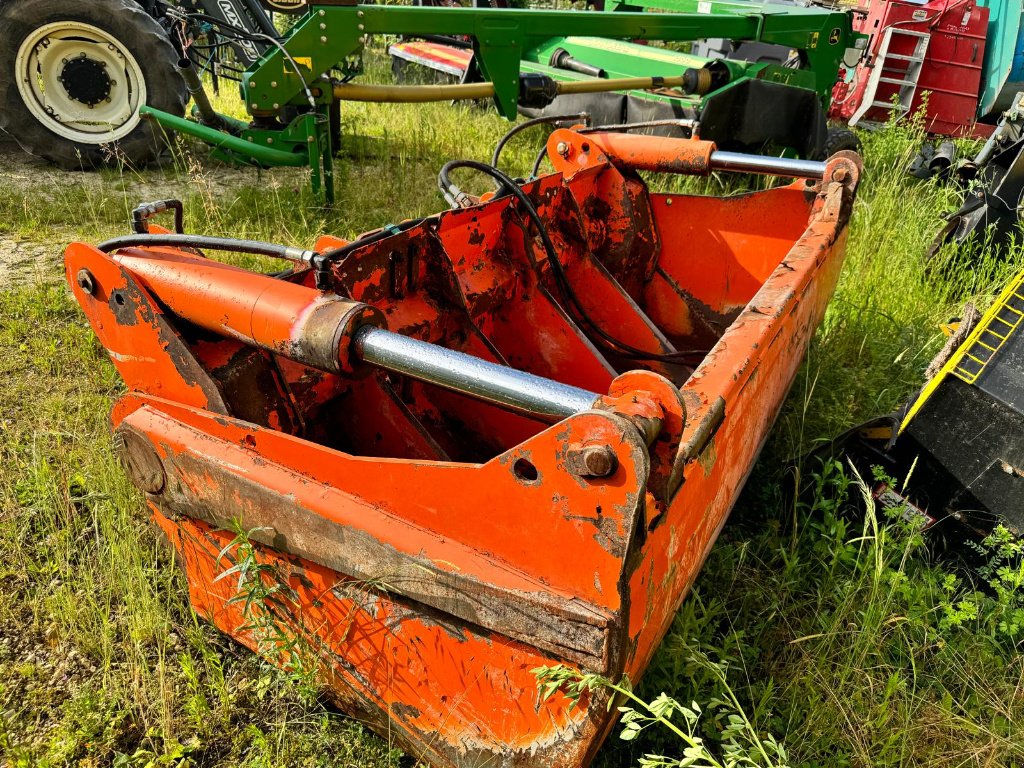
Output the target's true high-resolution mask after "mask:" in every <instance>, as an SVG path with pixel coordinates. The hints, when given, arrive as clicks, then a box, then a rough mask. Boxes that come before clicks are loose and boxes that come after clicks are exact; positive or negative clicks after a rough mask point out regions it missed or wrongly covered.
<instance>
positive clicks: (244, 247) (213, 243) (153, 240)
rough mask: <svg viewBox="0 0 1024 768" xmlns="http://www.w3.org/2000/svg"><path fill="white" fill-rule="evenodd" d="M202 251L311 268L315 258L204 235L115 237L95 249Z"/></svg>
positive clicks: (289, 248) (256, 242)
mask: <svg viewBox="0 0 1024 768" xmlns="http://www.w3.org/2000/svg"><path fill="white" fill-rule="evenodd" d="M154 246H155V247H160V246H164V247H172V248H202V249H206V250H210V251H227V252H230V253H249V254H255V255H257V256H270V257H271V258H274V259H285V260H287V261H298V262H304V263H307V264H310V263H312V262H313V259H314V258H315V257H316V256H317V255H318V254H317V253H316V251H307V250H304V249H302V248H295V247H294V246H291V245H280V244H278V243H265V242H261V241H259V240H237V239H235V238H230V237H209V236H206V235H127V236H125V237H115V238H114V239H113V240H107V241H106V242H104V243H100V244H99V245H98V246H96V247H97V248H98V249H99V250H101V251H103V252H104V253H111V252H113V251H118V250H121V249H122V248H145V247H154Z"/></svg>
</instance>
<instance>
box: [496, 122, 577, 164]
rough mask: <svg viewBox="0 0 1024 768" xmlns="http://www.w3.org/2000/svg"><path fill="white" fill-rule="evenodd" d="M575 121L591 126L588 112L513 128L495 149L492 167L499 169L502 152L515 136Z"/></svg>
mask: <svg viewBox="0 0 1024 768" xmlns="http://www.w3.org/2000/svg"><path fill="white" fill-rule="evenodd" d="M573 120H575V121H577V122H582V123H583V124H584V125H590V114H589V113H587V112H580V113H578V114H575V115H550V116H547V117H535V118H533V119H532V120H527V121H526V122H523V123H519V125H514V126H512V128H511V129H510V130H509V131H508V132H507V133H506V134H505V135H504V136H502V137H501V141H499V142H498V144H497V146H495V147H494V154H493V155H491V166H492V167H493V168H497V167H498V158H499V157H501V150H503V149H504V148H505V145H506V144H508V143H509V141H511V140H512V138H513V137H514V136H516V135H518V134H520V133H522V132H523V131H525V130H526V129H527V128H532V127H533V126H535V125H545V124H552V123H554V124H556V125H557V124H558V123H563V122H565V123H567V122H570V121H573Z"/></svg>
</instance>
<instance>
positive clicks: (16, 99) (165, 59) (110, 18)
mask: <svg viewBox="0 0 1024 768" xmlns="http://www.w3.org/2000/svg"><path fill="white" fill-rule="evenodd" d="M63 20H69V21H81V22H84V23H87V24H92V25H93V26H96V27H99V28H101V29H103V30H105V31H107V32H109V33H110V34H112V35H113V36H114V37H116V38H117V39H118V40H120V41H121V43H122V44H123V45H124V46H125V47H126V48H129V49H130V50H131V51H132V53H133V55H134V56H135V58H136V59H137V60H138V62H139V65H140V66H141V67H142V70H143V75H144V76H145V77H146V93H147V103H148V104H149V105H150V106H152V107H155V108H156V109H160V110H163V111H165V112H170V113H172V114H175V115H178V116H181V115H183V114H184V113H185V105H186V104H187V103H188V91H187V89H186V88H185V83H184V81H183V80H182V79H181V76H180V75H179V74H178V70H177V66H176V65H177V61H178V58H179V56H178V53H177V51H176V50H175V48H174V46H173V45H172V44H171V41H170V39H169V38H168V36H167V33H166V31H165V30H164V29H163V27H161V26H160V24H159V23H158V22H157V21H156V19H154V18H153V17H152V16H150V15H149V14H148V13H146V12H145V11H144V10H143V9H142V7H141V6H139V5H138V3H136V2H134V0H20V2H4V0H0V29H3V30H4V33H3V34H2V35H0V130H3V131H6V132H7V133H8V134H10V135H11V136H12V137H13V138H14V140H15V141H17V142H18V144H19V145H20V146H21V148H22V149H23V150H25V151H26V152H28V153H29V154H32V155H36V156H38V157H43V158H45V159H47V160H49V161H50V162H52V163H54V164H55V165H57V166H58V167H60V168H63V169H65V170H81V169H83V168H95V167H98V166H100V165H104V164H107V163H109V162H111V161H116V160H117V159H118V158H120V159H124V160H127V161H128V162H129V163H131V164H133V165H137V166H142V165H145V164H146V163H148V162H150V161H152V160H153V159H155V158H156V157H157V155H158V154H159V153H160V152H161V150H162V149H163V141H162V135H163V134H162V132H160V129H159V128H157V127H155V126H154V125H153V124H151V123H149V122H148V121H145V120H144V121H142V122H141V123H140V124H139V125H138V126H136V128H135V130H133V131H132V132H131V133H130V134H129V135H128V136H125V137H124V138H123V139H121V140H120V141H117V142H116V143H114V144H113V146H112V147H106V148H105V147H104V145H98V144H76V143H75V142H73V141H71V140H70V139H65V138H63V137H61V136H58V135H57V134H55V133H53V132H52V131H50V130H49V129H48V128H46V126H45V125H43V124H42V123H40V122H39V121H38V120H37V119H36V118H35V117H34V116H33V115H32V113H31V112H29V111H28V109H27V108H26V107H25V104H24V102H23V101H22V99H21V94H20V93H19V92H18V88H17V84H16V83H15V81H14V78H15V74H14V62H15V57H16V56H17V51H18V48H19V47H20V45H21V42H22V41H23V40H24V39H25V35H26V34H28V32H29V31H31V30H32V29H35V28H37V27H39V26H42V25H44V24H49V23H51V22H55V21H63ZM19 30H24V32H19ZM111 149H113V150H114V151H111Z"/></svg>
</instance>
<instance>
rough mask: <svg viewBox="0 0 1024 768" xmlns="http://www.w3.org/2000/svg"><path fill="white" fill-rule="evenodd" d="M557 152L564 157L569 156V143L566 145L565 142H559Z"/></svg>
mask: <svg viewBox="0 0 1024 768" xmlns="http://www.w3.org/2000/svg"><path fill="white" fill-rule="evenodd" d="M555 152H557V153H558V154H560V155H561V156H562V157H565V156H566V155H568V154H569V145H568V143H566V142H564V141H560V142H558V145H557V146H556V147H555Z"/></svg>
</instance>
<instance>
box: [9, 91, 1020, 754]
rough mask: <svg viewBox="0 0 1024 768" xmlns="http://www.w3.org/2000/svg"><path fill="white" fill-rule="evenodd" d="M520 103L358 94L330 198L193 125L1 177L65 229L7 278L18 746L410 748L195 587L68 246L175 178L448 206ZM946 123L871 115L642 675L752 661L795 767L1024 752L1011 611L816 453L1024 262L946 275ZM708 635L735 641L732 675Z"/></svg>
mask: <svg viewBox="0 0 1024 768" xmlns="http://www.w3.org/2000/svg"><path fill="white" fill-rule="evenodd" d="M507 127H508V126H507V124H505V123H504V122H503V121H501V120H500V119H499V118H497V117H496V116H495V115H493V114H491V113H489V112H485V111H483V110H480V109H476V108H474V107H467V106H463V107H458V108H450V107H448V106H447V105H428V106H424V107H402V106H372V105H352V107H351V108H349V109H347V110H346V125H345V130H346V133H347V135H349V136H361V137H363V138H361V139H359V140H358V141H354V142H353V143H352V144H351V145H350V146H352V147H354V148H356V149H357V150H358V154H357V155H356V156H353V157H350V158H348V159H343V160H342V161H341V162H340V164H339V169H338V193H339V202H338V205H337V206H336V207H335V208H334V209H332V210H325V209H321V208H318V207H317V206H316V205H315V201H314V200H313V199H312V198H311V196H310V193H309V192H308V189H307V183H306V182H307V179H306V178H305V175H304V174H303V173H301V172H296V171H290V170H282V171H272V172H266V171H263V172H261V171H256V170H252V169H225V168H222V167H219V166H217V165H216V164H213V163H210V162H208V161H207V160H206V158H205V156H204V153H203V151H202V149H201V148H197V147H195V146H193V145H190V144H188V143H181V144H180V145H179V147H178V149H177V150H176V153H175V155H174V158H173V160H172V161H171V162H170V163H169V164H168V165H167V166H166V167H165V168H162V169H152V170H147V171H145V172H136V171H130V170H116V171H104V172H101V173H98V174H69V175H61V176H60V177H59V180H58V179H56V177H51V178H54V179H55V181H54V183H53V184H51V185H50V186H48V187H46V188H43V189H38V190H36V191H35V192H36V193H34V194H27V193H26V190H24V189H19V188H17V187H15V186H4V187H2V188H0V235H3V236H6V237H17V238H20V239H25V240H30V241H34V242H43V243H51V244H52V245H53V254H52V262H50V264H49V267H47V269H48V272H47V273H46V276H45V277H46V279H45V280H44V281H43V282H42V283H39V284H34V285H31V286H28V287H21V288H17V289H8V290H0V318H2V321H0V430H2V435H3V437H2V440H0V466H2V467H3V471H2V473H0V754H2V755H3V758H2V760H0V762H6V763H7V764H10V765H15V766H62V765H72V764H73V765H86V766H107V765H117V766H149V765H152V766H186V765H211V766H212V765H244V766H285V765H287V766H300V765H301V766H349V765H351V766H394V765H398V764H399V756H398V754H397V752H396V751H395V750H393V749H392V748H391V746H390V745H388V744H386V743H385V742H383V741H382V740H380V739H378V738H377V737H375V736H372V735H370V734H369V733H368V731H366V730H365V729H364V728H363V727H362V726H360V725H359V724H358V723H355V722H352V721H350V720H347V719H345V718H344V717H342V716H340V715H339V714H337V713H336V712H334V711H333V710H331V709H329V708H327V707H326V706H325V705H324V704H323V703H322V702H320V701H318V700H317V699H316V698H311V697H309V696H308V695H306V694H305V692H304V691H303V690H301V688H300V687H297V686H295V685H294V684H293V683H292V681H290V680H289V678H288V676H287V675H282V674H280V673H279V672H277V671H275V670H273V669H271V668H270V667H268V666H266V665H265V664H263V663H261V662H260V661H259V660H258V659H257V658H256V657H254V656H253V655H252V654H249V653H247V652H243V651H241V650H239V649H238V648H237V647H236V646H234V645H233V644H232V643H231V642H230V641H228V640H226V639H225V638H223V637H222V636H220V635H219V634H218V633H216V632H214V631H213V630H212V629H210V628H209V627H207V626H206V625H204V624H202V623H200V622H198V621H197V620H196V619H195V618H194V616H193V615H192V613H191V612H190V610H189V608H188V605H187V600H186V591H185V583H184V580H183V578H182V576H181V574H180V573H179V571H178V569H177V567H176V565H175V563H174V559H173V555H172V553H171V551H170V550H169V548H168V547H167V546H166V545H165V544H164V543H163V542H162V541H160V540H159V539H158V538H157V536H156V534H155V532H154V530H153V528H152V527H151V526H150V525H149V523H148V521H147V517H148V515H147V513H146V511H145V509H144V507H143V503H142V499H141V498H140V496H139V494H138V493H137V492H136V491H135V490H134V489H133V488H132V487H131V486H130V485H129V484H128V482H127V481H126V479H125V478H124V476H123V475H122V473H121V471H120V469H119V468H118V467H117V466H116V464H115V462H114V460H113V458H112V453H111V446H110V437H109V434H108V427H107V414H108V412H109V407H110V404H111V402H112V401H113V399H114V398H116V397H117V395H118V394H119V393H120V392H121V391H122V385H121V382H120V380H119V378H118V376H117V375H116V373H115V371H114V369H113V367H112V366H111V365H110V364H109V362H108V361H107V360H106V357H105V354H104V353H103V351H102V349H101V348H100V347H99V345H98V343H97V342H96V340H95V338H94V337H93V335H92V333H91V331H90V330H89V328H88V326H87V325H86V323H85V321H84V318H83V317H82V316H81V315H80V313H79V312H78V309H77V307H76V306H75V304H74V302H73V301H72V300H71V298H70V297H69V295H68V294H67V292H66V290H65V289H64V288H63V286H62V285H61V284H60V282H59V281H60V279H61V275H60V267H59V261H58V256H59V247H60V244H61V243H63V242H65V241H68V240H71V239H85V240H91V241H94V240H97V239H101V238H106V237H111V236H115V235H119V234H122V233H124V232H125V231H126V230H127V222H128V216H129V213H130V210H131V208H132V207H134V205H135V204H136V203H137V202H138V201H139V200H140V199H152V198H155V197H166V196H171V195H177V196H180V197H182V198H183V199H184V200H185V202H186V205H187V216H186V225H187V228H188V229H189V231H194V232H205V233H211V234H219V235H234V236H241V237H254V238H263V239H270V240H275V241H281V242H287V243H291V244H297V245H302V244H310V243H312V242H313V241H314V240H315V239H316V237H317V236H319V235H320V234H322V233H332V234H337V235H340V236H345V237H351V236H353V235H355V234H357V233H359V232H361V231H364V230H367V229H370V228H374V227H377V226H380V225H382V224H385V223H388V222H393V221H398V220H401V219H404V218H409V217H412V216H417V215H423V214H427V213H430V212H433V211H436V210H438V209H440V208H441V207H443V201H442V200H441V197H440V195H439V194H438V193H437V191H436V184H435V178H436V173H437V170H438V169H439V168H440V166H441V165H442V164H443V163H444V162H445V161H447V160H449V159H452V158H454V157H471V158H475V159H486V158H487V157H489V155H490V151H491V149H492V147H493V144H494V142H495V141H496V139H497V138H498V137H499V136H500V135H501V134H502V133H503V132H504V131H505V130H506V129H507ZM920 138H921V137H920V135H919V134H917V133H915V131H914V129H913V128H907V129H904V128H901V127H898V126H894V127H890V128H889V129H887V130H886V131H883V132H881V133H877V134H867V135H865V136H864V141H865V155H866V168H865V178H864V182H863V184H862V187H861V192H860V195H859V199H858V202H857V208H856V211H855V214H854V219H853V224H852V227H851V232H850V240H849V246H848V249H847V264H846V269H845V271H844V273H843V276H842V279H841V282H840V285H839V289H838V291H837V294H836V299H835V301H834V302H833V304H832V306H831V308H830V310H829V313H828V316H827V318H826V320H825V323H824V324H823V327H822V329H821V330H820V331H819V333H818V336H817V337H816V339H815V341H814V343H813V345H812V349H811V352H810V355H809V358H808V361H807V363H806V365H805V366H804V367H803V369H802V370H801V373H800V376H799V378H798V382H797V384H796V386H795V387H794V390H793V392H792V394H791V396H790V398H789V400H788V401H787V403H786V406H785V409H784V412H783V414H782V416H781V417H780V421H779V423H778V425H777V427H776V429H775V431H774V433H773V437H772V439H771V441H770V444H769V446H768V447H767V449H766V452H765V455H764V458H763V459H762V461H761V463H760V464H759V465H758V467H757V469H756V471H755V473H754V476H753V479H752V480H751V482H750V484H749V485H748V489H747V492H746V493H745V494H744V496H743V499H742V500H741V503H740V505H739V508H738V509H737V513H736V514H735V516H734V520H733V522H732V523H730V525H729V526H728V527H727V528H726V530H725V532H724V534H723V536H722V539H721V541H720V543H719V544H718V545H717V546H716V547H715V549H714V550H713V552H712V555H711V558H710V560H709V562H708V565H707V567H706V568H705V570H704V572H703V574H702V576H701V578H700V580H699V582H698V584H697V586H696V589H695V592H694V594H693V596H692V597H691V598H690V599H689V600H688V601H687V602H686V603H685V605H684V607H683V609H682V611H681V612H680V614H679V616H678V618H677V619H676V622H675V624H674V626H673V629H672V631H671V633H670V635H669V637H668V639H667V640H666V643H665V644H664V646H663V648H662V650H661V651H660V652H659V655H658V657H657V659H656V662H655V664H654V666H653V667H652V669H651V670H650V672H649V673H648V675H647V677H646V678H645V680H644V681H643V687H642V688H641V692H642V694H643V695H644V696H647V697H648V698H649V699H653V698H654V697H655V696H656V695H657V694H659V693H661V692H666V693H668V694H669V695H671V696H674V697H676V698H677V699H679V700H680V701H683V702H686V703H687V704H689V702H690V701H697V702H699V703H700V704H701V705H702V706H704V705H706V704H708V703H709V702H711V701H712V699H714V698H721V697H722V696H723V695H724V689H723V686H726V687H727V688H728V690H730V691H733V692H734V693H735V695H736V699H737V702H738V703H739V704H740V705H741V706H742V707H743V711H744V712H746V713H748V714H749V716H750V718H751V723H752V724H753V726H754V727H756V728H757V729H758V730H759V732H763V733H765V734H768V733H771V734H774V735H775V736H776V737H777V738H778V739H779V740H780V742H782V743H783V744H784V745H785V748H786V751H787V753H788V755H789V758H790V761H791V763H792V764H793V765H806V766H815V765H829V766H832V765H851V766H853V765H856V766H862V765H863V766H867V765H880V766H881V765H885V766H902V765H929V766H931V765H938V766H961V765H1013V764H1021V763H1022V762H1024V756H1022V755H1021V754H1020V745H1019V740H1018V739H1015V738H1014V733H1015V731H1014V729H1015V728H1017V727H1018V726H1019V724H1020V716H1021V697H1020V695H1019V693H1018V692H1017V686H1019V684H1020V675H1021V665H1020V658H1019V656H1016V655H1015V653H1016V649H1015V646H1013V644H1012V643H1008V642H1007V640H1006V638H1005V637H1000V636H999V633H998V631H997V630H996V629H993V626H994V625H993V623H992V622H993V621H995V620H996V619H995V618H994V617H996V616H997V614H998V605H994V604H991V603H989V602H985V601H986V598H983V597H981V596H977V595H972V594H969V593H967V592H965V591H964V587H963V585H961V584H959V583H954V584H952V586H951V585H950V583H949V582H948V581H947V579H946V576H945V574H944V572H943V571H942V570H940V569H938V568H936V567H934V566H933V565H931V564H930V563H929V561H928V558H927V556H926V555H925V553H924V552H923V551H922V550H921V548H920V546H919V543H918V542H917V541H916V539H915V538H914V537H913V536H912V535H910V534H908V533H906V532H905V531H903V530H902V529H900V528H899V527H898V526H896V527H895V528H890V527H886V526H884V525H883V526H881V527H880V528H879V531H878V532H877V533H873V532H872V533H871V535H870V536H868V537H867V538H864V537H863V536H862V531H860V530H851V529H849V527H848V526H847V525H846V524H845V523H844V522H843V518H842V517H841V516H840V515H839V514H838V504H839V501H838V499H839V498H840V497H841V495H842V494H841V491H842V490H843V486H844V484H845V483H846V480H845V479H844V478H843V476H842V475H841V474H840V473H839V472H838V470H837V469H836V467H835V466H831V465H829V466H825V467H822V466H818V465H811V466H806V467H802V468H800V469H799V471H798V467H799V466H800V465H799V462H794V461H792V459H793V458H794V457H796V456H799V455H801V454H802V453H803V452H804V451H805V449H807V448H808V447H810V446H812V445H813V444H814V442H815V441H816V440H818V439H821V438H825V437H828V436H830V435H832V434H834V433H835V432H836V431H838V430H841V429H843V428H845V427H847V426H849V425H851V424H852V423H854V422H856V421H858V420H860V419H862V418H864V417H867V416H871V415H874V414H878V413H882V412H885V411H888V410H890V409H891V408H893V407H894V406H895V405H896V404H898V403H899V402H901V401H902V400H903V399H904V398H906V397H907V396H908V395H909V394H910V393H911V392H912V391H913V390H914V389H915V388H916V387H917V386H918V385H919V382H920V377H921V372H922V371H923V369H924V367H925V365H926V363H927V361H928V359H929V357H930V355H931V354H932V352H933V351H934V350H935V349H936V348H937V347H938V346H939V344H940V341H941V339H940V335H939V333H938V332H937V330H936V324H937V322H938V321H942V320H946V319H948V317H949V316H951V315H953V314H955V313H956V309H957V306H958V304H959V302H960V300H961V298H962V297H963V296H964V295H967V294H980V295H981V296H982V297H985V296H987V295H990V294H991V293H992V291H993V284H994V283H995V282H998V278H999V277H1000V275H1001V274H1005V273H1006V272H1007V271H1008V270H1009V269H1011V268H1010V267H1003V268H1001V271H1000V269H999V268H993V269H987V270H979V271H977V272H972V276H973V278H972V279H975V280H976V282H974V283H971V284H967V285H962V284H960V285H956V286H953V287H950V286H949V285H944V284H942V283H941V282H937V281H934V280H932V279H930V278H929V277H928V275H927V274H926V271H925V268H924V266H923V260H922V257H923V253H924V250H925V248H926V245H927V244H928V242H929V241H930V239H931V237H932V234H933V233H934V232H935V231H936V230H937V229H938V227H939V225H940V215H941V213H942V212H943V211H944V210H946V209H948V208H950V207H953V200H954V197H955V195H954V193H953V192H951V191H950V190H948V189H946V188H943V187H941V186H940V185H938V184H936V183H921V182H917V181H913V180H910V179H908V178H907V177H905V176H904V175H903V168H904V166H905V165H906V164H907V162H909V160H910V157H911V155H912V154H913V153H914V152H915V151H916V145H917V142H919V140H920ZM542 140H543V137H542V136H541V135H540V134H539V133H537V134H530V135H527V136H524V137H522V139H521V140H519V141H517V142H515V143H514V144H513V145H512V146H511V147H510V148H509V149H508V150H506V153H505V155H504V161H503V167H504V168H505V169H506V170H509V171H510V172H513V173H517V174H524V173H526V172H527V170H528V169H529V167H530V165H532V162H533V159H534V157H535V156H536V153H537V150H538V149H539V147H540V146H541V142H542ZM474 183H479V182H474ZM711 183H712V184H716V183H718V182H717V181H716V180H712V182H711ZM978 275H984V276H985V277H977V276H978ZM982 300H984V299H982ZM808 483H810V484H811V485H812V486H813V487H812V489H811V493H810V498H812V499H813V502H811V503H809V505H808V506H797V507H794V505H793V503H792V502H790V501H788V499H789V498H791V497H792V494H791V493H789V491H790V490H791V488H792V487H793V486H794V485H796V484H800V485H804V486H806V485H807V484H808ZM961 602H962V603H963V605H961ZM971 605H973V606H974V608H973V609H972V608H971V607H970V606H971ZM972 610H973V615H972ZM958 611H959V612H960V613H958ZM944 617H945V619H944ZM949 617H953V618H949ZM701 659H710V660H711V662H710V663H712V664H713V665H716V668H721V665H723V664H725V665H727V671H726V673H725V677H724V678H723V679H719V677H717V676H716V675H715V674H712V673H711V671H710V668H709V667H708V666H707V665H705V664H703V663H702V662H701ZM723 680H724V682H723ZM716 711H717V710H715V708H713V707H711V708H708V707H706V706H705V712H704V717H703V718H702V720H701V724H700V728H702V729H703V730H702V731H701V733H703V734H704V737H705V738H706V740H707V743H708V744H709V745H710V747H711V748H712V749H718V748H719V746H720V742H721V740H722V739H721V736H722V732H723V731H722V727H723V725H724V724H726V723H725V722H724V721H719V720H718V719H716V718H718V717H719V715H717V714H716ZM657 733H658V732H657V731H656V730H655V729H647V730H645V731H644V733H643V734H642V736H641V737H640V738H638V739H635V740H633V741H631V742H630V743H629V744H627V745H624V746H623V745H618V744H615V743H613V744H611V745H610V746H609V747H607V748H606V749H605V751H604V752H603V753H602V756H601V758H600V761H601V763H602V764H603V765H608V766H612V765H625V764H630V763H631V762H633V761H634V758H638V757H639V756H641V755H642V754H643V753H644V752H646V751H659V750H661V751H665V752H667V753H671V752H672V750H673V749H675V747H676V745H674V744H673V743H672V742H670V741H663V740H661V739H660V737H659V736H658V735H657Z"/></svg>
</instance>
